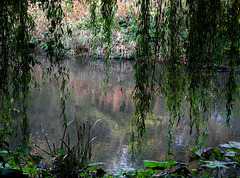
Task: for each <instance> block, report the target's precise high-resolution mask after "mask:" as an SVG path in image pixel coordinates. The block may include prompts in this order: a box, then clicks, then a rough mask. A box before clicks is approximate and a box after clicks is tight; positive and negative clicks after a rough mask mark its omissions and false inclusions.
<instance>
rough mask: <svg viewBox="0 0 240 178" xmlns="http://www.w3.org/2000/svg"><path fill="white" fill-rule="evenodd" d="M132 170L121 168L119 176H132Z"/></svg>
mask: <svg viewBox="0 0 240 178" xmlns="http://www.w3.org/2000/svg"><path fill="white" fill-rule="evenodd" d="M135 171H136V170H135V169H134V168H122V169H121V171H120V173H119V174H122V175H134V174H135Z"/></svg>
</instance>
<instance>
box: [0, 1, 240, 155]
mask: <svg viewBox="0 0 240 178" xmlns="http://www.w3.org/2000/svg"><path fill="white" fill-rule="evenodd" d="M36 2H40V5H41V6H42V8H43V10H44V11H45V12H46V13H45V15H46V18H47V19H48V21H49V25H48V31H49V33H48V34H49V35H48V37H47V38H48V39H47V46H48V48H47V49H48V50H47V57H48V58H49V60H50V63H51V65H50V67H49V68H48V71H49V72H50V71H52V69H53V67H54V66H58V69H59V70H58V72H59V74H60V75H61V76H62V77H63V79H62V87H61V90H62V92H63V93H62V99H61V105H62V114H61V116H62V117H63V120H64V123H65V125H66V115H65V114H64V113H65V99H66V98H67V96H68V92H67V91H66V89H65V84H66V81H67V76H68V75H67V70H66V69H65V68H63V67H62V66H61V61H62V60H63V55H62V54H63V53H64V50H63V49H64V48H63V44H62V41H61V39H62V36H63V35H64V33H65V31H69V30H64V29H63V23H62V20H63V18H64V14H63V10H62V6H61V0H39V1H36V0H32V1H28V0H20V1H14V0H9V1H3V3H1V4H0V22H1V25H2V26H1V28H0V40H1V41H0V43H1V48H0V49H1V51H0V53H1V56H0V57H1V58H0V73H1V76H0V77H1V78H0V86H1V95H0V104H1V108H0V109H1V110H0V112H1V113H0V119H1V125H2V129H1V139H3V137H4V136H5V135H6V134H12V133H13V132H12V129H13V127H12V124H13V121H14V119H13V118H18V119H21V128H22V133H23V135H24V137H23V140H22V141H23V143H24V144H25V145H27V143H28V136H29V126H28V118H27V112H26V111H27V108H28V106H29V99H30V96H31V95H30V94H31V93H30V85H31V84H32V82H33V81H34V78H33V77H32V75H31V71H32V69H33V67H34V66H35V65H36V64H38V61H37V60H36V59H35V58H34V56H33V55H32V54H31V52H30V49H29V42H30V31H31V30H32V29H33V27H34V23H33V20H32V18H31V16H30V15H29V14H28V4H29V3H36ZM88 2H89V3H90V12H91V27H92V30H93V33H94V34H97V33H103V43H105V44H107V45H106V47H105V49H104V51H105V54H106V55H105V64H106V68H105V71H106V77H105V83H106V84H107V83H108V65H109V55H110V54H111V30H112V29H113V25H114V23H113V22H114V15H115V12H116V9H117V0H99V1H97V0H88ZM134 2H135V1H134ZM136 6H137V8H138V14H137V17H138V19H137V24H138V33H137V37H136V39H137V46H136V50H135V51H136V52H135V62H134V65H133V69H134V77H135V86H134V90H133V100H134V102H135V120H134V122H133V131H132V141H133V142H132V143H135V142H134V141H137V148H139V149H138V150H139V151H140V150H141V149H140V148H141V145H142V143H143V141H144V137H145V135H146V127H145V121H146V119H147V117H148V115H149V114H151V105H152V103H153V102H154V99H155V98H156V97H159V96H160V95H158V94H159V93H160V94H161V95H163V97H164V100H165V102H166V106H167V108H168V110H169V111H170V121H169V127H168V132H169V137H170V139H169V147H170V148H171V138H172V136H171V128H172V127H173V124H174V123H176V122H177V123H179V122H180V121H181V117H182V103H183V102H184V101H185V102H187V105H189V108H190V109H189V118H190V121H189V123H190V124H189V127H190V133H191V132H192V131H193V129H194V128H195V130H196V132H197V139H196V143H197V144H198V143H199V142H200V140H199V139H200V135H201V134H203V136H204V132H203V131H201V130H200V127H201V126H203V127H204V128H206V121H207V119H208V118H209V112H208V109H209V104H210V101H211V100H212V99H214V100H216V102H217V101H219V100H220V98H221V97H220V96H221V95H225V98H226V108H227V115H226V118H227V119H226V122H227V124H229V121H230V118H231V114H232V108H233V103H234V101H235V99H236V96H237V92H238V89H239V86H238V83H237V81H236V67H237V65H238V64H240V61H239V45H240V44H239V43H240V42H239V39H240V25H239V23H240V22H239V19H240V17H239V16H240V15H239V8H240V7H239V6H240V2H239V1H238V0H228V1H226V0H212V1H209V0H137V1H136ZM97 21H101V22H102V23H100V24H102V26H101V27H99V26H98V24H99V23H96V22H97ZM99 29H101V30H99ZM223 60H225V61H226V63H227V65H228V67H229V73H228V79H227V83H226V86H225V87H224V88H223V89H219V88H218V86H215V85H214V84H213V79H214V77H215V76H216V75H217V69H218V67H219V66H220V65H221V64H222V61H223ZM159 63H161V65H159ZM105 91H106V92H107V87H105ZM213 92H214V93H215V94H216V97H214V98H212V93H213ZM185 98H186V99H185ZM201 111H204V112H201ZM15 121H16V120H15ZM206 129H207V128H206ZM132 148H133V149H134V144H133V147H132ZM169 153H171V150H170V151H169Z"/></svg>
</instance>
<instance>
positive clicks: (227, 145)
mask: <svg viewBox="0 0 240 178" xmlns="http://www.w3.org/2000/svg"><path fill="white" fill-rule="evenodd" d="M220 147H223V148H235V149H239V150H240V143H239V142H233V141H229V142H228V143H225V144H221V145H220Z"/></svg>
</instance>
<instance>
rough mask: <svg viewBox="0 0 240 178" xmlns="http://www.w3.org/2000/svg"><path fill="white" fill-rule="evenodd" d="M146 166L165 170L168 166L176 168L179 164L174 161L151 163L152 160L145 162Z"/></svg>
mask: <svg viewBox="0 0 240 178" xmlns="http://www.w3.org/2000/svg"><path fill="white" fill-rule="evenodd" d="M143 164H144V166H147V167H162V168H165V167H167V166H174V165H176V164H177V162H175V161H173V160H172V159H169V160H167V162H158V161H151V160H143Z"/></svg>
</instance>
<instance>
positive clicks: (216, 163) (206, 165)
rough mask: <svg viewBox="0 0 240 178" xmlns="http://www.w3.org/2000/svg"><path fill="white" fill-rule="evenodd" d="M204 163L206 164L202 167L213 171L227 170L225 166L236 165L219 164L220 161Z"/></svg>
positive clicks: (229, 163)
mask: <svg viewBox="0 0 240 178" xmlns="http://www.w3.org/2000/svg"><path fill="white" fill-rule="evenodd" d="M204 162H205V163H207V164H205V165H203V167H207V168H211V169H215V168H225V169H229V167H227V165H233V164H237V162H220V161H204Z"/></svg>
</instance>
